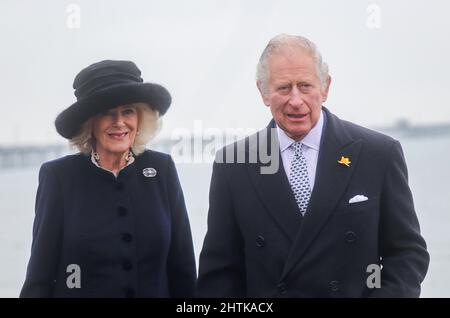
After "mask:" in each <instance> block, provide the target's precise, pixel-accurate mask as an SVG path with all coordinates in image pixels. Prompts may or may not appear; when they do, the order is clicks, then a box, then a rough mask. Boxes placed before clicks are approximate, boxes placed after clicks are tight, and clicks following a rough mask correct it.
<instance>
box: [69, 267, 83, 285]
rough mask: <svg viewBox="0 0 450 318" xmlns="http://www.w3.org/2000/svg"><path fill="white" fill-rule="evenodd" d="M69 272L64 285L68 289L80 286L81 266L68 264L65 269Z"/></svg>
mask: <svg viewBox="0 0 450 318" xmlns="http://www.w3.org/2000/svg"><path fill="white" fill-rule="evenodd" d="M66 273H68V274H69V276H67V279H66V286H67V288H69V289H73V288H81V268H80V265H77V264H69V265H68V266H67V269H66Z"/></svg>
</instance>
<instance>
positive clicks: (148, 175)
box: [142, 168, 156, 178]
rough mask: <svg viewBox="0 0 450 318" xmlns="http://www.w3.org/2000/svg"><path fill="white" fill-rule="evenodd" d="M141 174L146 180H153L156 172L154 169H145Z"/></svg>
mask: <svg viewBox="0 0 450 318" xmlns="http://www.w3.org/2000/svg"><path fill="white" fill-rule="evenodd" d="M142 174H143V175H144V177H146V178H153V177H154V176H156V170H155V169H154V168H145V169H144V170H142Z"/></svg>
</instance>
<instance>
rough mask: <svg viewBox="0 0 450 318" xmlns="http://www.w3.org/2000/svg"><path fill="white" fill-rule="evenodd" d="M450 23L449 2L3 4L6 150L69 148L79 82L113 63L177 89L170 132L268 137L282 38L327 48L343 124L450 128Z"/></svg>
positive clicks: (109, 0) (1, 138)
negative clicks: (261, 78)
mask: <svg viewBox="0 0 450 318" xmlns="http://www.w3.org/2000/svg"><path fill="white" fill-rule="evenodd" d="M72 3H73V4H75V5H76V7H75V8H79V9H80V19H79V22H80V25H79V26H80V27H79V28H71V27H68V25H69V26H72V27H73V26H77V25H76V22H77V19H76V16H75V15H76V12H75V11H76V10H75V11H74V10H73V9H72V8H73V7H70V6H69V5H70V4H72ZM371 4H375V6H370V5H371ZM378 9H379V11H378ZM377 13H379V15H378V14H377ZM449 14H450V2H449V1H446V0H441V1H439V0H433V1H426V0H415V1H406V0H405V1H400V0H394V1H393V0H390V1H364V0H345V1H344V0H342V1H336V0H329V1H326V0H321V1H320V0H319V1H317V0H316V1H299V0H294V1H281V0H265V1H264V0H245V1H244V0H241V1H237V0H227V1H225V0H217V1H215V0H189V1H181V0H169V1H168V0H165V1H149V0H139V1H138V0H129V1H122V0H121V1H118V0H104V1H100V0H96V1H95V0H86V1H54V0H40V1H32V0H1V2H0V40H1V44H0V45H1V46H0V70H1V74H2V76H1V77H0V87H1V90H0V92H1V97H2V103H1V104H0V114H1V118H2V125H1V126H2V133H1V135H0V145H2V144H12V143H21V144H29V143H46V142H57V141H63V139H62V138H61V137H59V136H58V135H57V133H56V131H55V128H54V125H53V122H54V119H55V117H56V116H57V114H58V113H59V112H60V111H62V110H63V109H64V108H66V107H68V106H69V105H70V104H72V103H73V102H74V101H75V97H74V95H73V89H72V83H73V79H74V77H75V75H76V74H77V73H78V72H79V71H80V70H81V69H82V68H84V67H85V66H87V65H89V64H91V63H93V62H97V61H99V60H103V59H126V60H132V61H134V62H135V63H136V64H137V65H138V67H139V68H140V69H141V70H142V73H143V77H144V80H145V81H150V82H157V83H160V84H163V85H164V86H166V87H167V88H168V89H169V91H170V92H171V94H172V96H173V104H172V107H171V109H170V110H169V112H168V113H167V115H166V116H165V118H164V126H163V130H162V132H161V134H162V135H165V136H170V134H171V132H172V131H173V130H174V129H176V128H180V127H181V128H187V129H192V128H193V125H194V120H202V121H203V122H202V123H203V127H204V128H209V127H216V128H228V127H244V128H245V127H252V128H262V127H264V126H265V125H266V124H267V123H268V121H269V120H270V118H271V116H270V112H269V109H268V108H267V107H265V106H264V104H263V103H262V101H261V99H260V96H259V93H258V91H257V89H256V85H255V80H254V77H255V75H254V74H255V66H256V63H257V60H258V58H259V55H260V54H261V52H262V50H263V49H264V47H265V45H266V43H267V42H268V40H269V39H270V38H271V37H273V36H275V35H276V34H278V33H291V34H300V35H304V36H306V37H308V38H310V39H311V40H312V41H313V42H315V43H316V44H317V45H318V47H319V49H320V50H321V52H322V55H323V57H324V59H325V61H327V62H328V64H329V66H330V72H331V76H332V78H333V82H332V86H331V91H330V96H329V100H328V101H327V103H326V104H325V105H326V106H327V107H328V108H329V109H330V110H331V111H333V112H335V113H336V114H337V115H338V116H340V117H341V118H344V119H347V120H351V121H354V122H357V123H359V124H362V125H365V126H379V125H389V124H392V123H394V122H395V121H396V120H398V119H399V118H406V119H408V120H410V121H411V122H412V123H438V122H450V107H449V105H447V103H448V100H449V99H450V89H449V88H450V85H449V84H450V80H449V75H448V74H449V73H450V72H449V71H450V63H449V61H448V59H449V56H450V19H448V16H449ZM378 18H379V19H378ZM378 22H379V23H378Z"/></svg>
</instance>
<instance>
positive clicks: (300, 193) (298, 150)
mask: <svg viewBox="0 0 450 318" xmlns="http://www.w3.org/2000/svg"><path fill="white" fill-rule="evenodd" d="M291 147H292V148H294V151H295V154H294V159H293V160H292V165H291V173H290V176H289V183H290V184H291V188H292V192H293V193H294V196H295V201H297V204H298V207H299V209H300V213H301V214H302V215H304V214H305V212H306V208H307V207H308V202H309V198H310V197H311V187H310V186H309V178H308V169H307V166H306V159H305V157H304V156H303V152H302V143H301V142H299V141H296V142H294V143H293V144H292V145H291Z"/></svg>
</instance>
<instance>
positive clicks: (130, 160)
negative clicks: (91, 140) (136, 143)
mask: <svg viewBox="0 0 450 318" xmlns="http://www.w3.org/2000/svg"><path fill="white" fill-rule="evenodd" d="M95 157H96V152H95V151H94V150H92V151H91V161H92V163H93V164H94V165H96V166H97V167H99V168H101V169H104V168H102V167H100V165H99V164H98V162H97V159H95ZM125 160H126V161H127V164H126V165H125V167H126V166H129V165H131V164H132V163H133V162H134V154H133V152H132V151H129V152H128V154H127V157H126V158H125ZM104 170H106V169H104ZM108 171H109V170H108Z"/></svg>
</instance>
